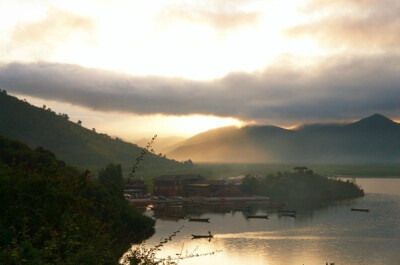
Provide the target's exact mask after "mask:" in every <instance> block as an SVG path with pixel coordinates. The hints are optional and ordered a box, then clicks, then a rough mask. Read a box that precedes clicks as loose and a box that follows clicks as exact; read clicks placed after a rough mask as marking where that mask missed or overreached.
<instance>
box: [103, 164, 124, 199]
mask: <svg viewBox="0 0 400 265" xmlns="http://www.w3.org/2000/svg"><path fill="white" fill-rule="evenodd" d="M99 182H100V183H102V184H103V185H104V186H105V187H106V188H107V190H109V191H111V192H113V193H121V194H122V191H123V189H124V183H123V179H122V168H121V165H120V164H118V165H115V164H108V165H107V166H106V167H105V168H103V169H102V170H100V172H99Z"/></svg>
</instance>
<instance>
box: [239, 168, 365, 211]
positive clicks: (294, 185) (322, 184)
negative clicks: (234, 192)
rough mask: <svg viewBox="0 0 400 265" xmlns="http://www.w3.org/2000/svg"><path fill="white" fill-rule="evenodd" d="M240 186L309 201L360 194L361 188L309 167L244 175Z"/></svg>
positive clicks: (276, 198)
mask: <svg viewBox="0 0 400 265" xmlns="http://www.w3.org/2000/svg"><path fill="white" fill-rule="evenodd" d="M242 190H243V191H244V192H246V193H247V194H251V195H264V196H269V197H270V198H271V200H272V201H277V202H288V203H293V202H296V203H298V204H310V205H313V204H314V205H315V204H321V203H328V202H332V201H336V200H344V199H352V198H356V197H361V196H364V191H363V190H362V189H360V188H359V187H358V186H357V185H355V184H353V183H352V182H349V181H342V180H340V179H332V178H326V177H323V176H320V175H318V174H315V173H314V172H313V171H312V170H306V171H304V172H295V173H292V172H284V173H281V172H278V173H277V174H276V175H272V174H270V175H268V176H266V177H255V176H246V177H245V178H244V180H243V183H242Z"/></svg>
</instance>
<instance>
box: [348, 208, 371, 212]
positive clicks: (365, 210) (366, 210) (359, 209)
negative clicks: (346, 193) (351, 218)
mask: <svg viewBox="0 0 400 265" xmlns="http://www.w3.org/2000/svg"><path fill="white" fill-rule="evenodd" d="M351 210H352V211H355V212H369V209H362V208H351Z"/></svg>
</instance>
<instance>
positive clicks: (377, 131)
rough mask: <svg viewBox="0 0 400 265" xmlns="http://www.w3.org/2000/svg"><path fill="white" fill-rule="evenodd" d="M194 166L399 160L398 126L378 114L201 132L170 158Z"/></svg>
mask: <svg viewBox="0 0 400 265" xmlns="http://www.w3.org/2000/svg"><path fill="white" fill-rule="evenodd" d="M168 156H169V157H172V158H175V159H189V158H190V159H192V160H193V161H195V162H243V163H251V162H253V163H271V162H313V163H363V162H398V161H400V124H398V123H396V122H394V121H392V120H390V119H388V118H387V117H385V116H383V115H380V114H374V115H372V116H370V117H367V118H364V119H361V120H359V121H357V122H354V123H349V124H311V125H304V126H301V127H299V128H297V129H294V130H287V129H283V128H280V127H276V126H246V127H243V128H234V127H227V128H220V129H215V130H211V131H208V132H204V133H201V134H198V135H196V136H194V137H192V138H190V139H188V140H187V141H184V142H183V143H182V144H181V146H179V147H178V148H176V149H175V150H174V151H172V152H171V153H169V154H168Z"/></svg>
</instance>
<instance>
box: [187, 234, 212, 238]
mask: <svg viewBox="0 0 400 265" xmlns="http://www.w3.org/2000/svg"><path fill="white" fill-rule="evenodd" d="M212 237H214V235H211V234H210V235H193V234H192V238H212Z"/></svg>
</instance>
